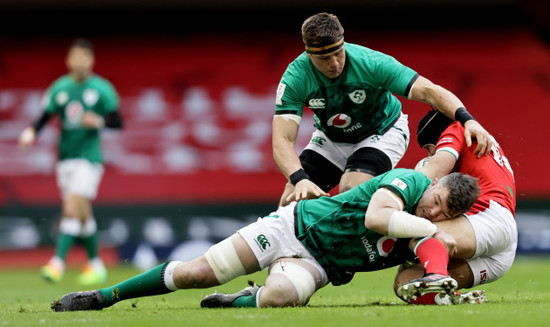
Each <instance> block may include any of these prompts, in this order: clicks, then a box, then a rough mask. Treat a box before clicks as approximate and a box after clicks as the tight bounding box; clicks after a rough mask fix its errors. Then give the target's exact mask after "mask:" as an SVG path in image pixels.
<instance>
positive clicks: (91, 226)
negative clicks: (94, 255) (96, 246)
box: [80, 217, 97, 237]
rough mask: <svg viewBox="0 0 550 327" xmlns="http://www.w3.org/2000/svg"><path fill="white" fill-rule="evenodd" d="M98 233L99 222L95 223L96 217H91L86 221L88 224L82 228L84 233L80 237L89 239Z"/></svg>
mask: <svg viewBox="0 0 550 327" xmlns="http://www.w3.org/2000/svg"><path fill="white" fill-rule="evenodd" d="M96 232H97V222H96V221H95V218H94V217H90V218H88V219H86V222H85V223H84V225H83V226H82V232H81V233H80V236H82V237H89V236H92V235H94V234H95V233H96Z"/></svg>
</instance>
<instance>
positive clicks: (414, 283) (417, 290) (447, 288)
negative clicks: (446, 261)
mask: <svg viewBox="0 0 550 327" xmlns="http://www.w3.org/2000/svg"><path fill="white" fill-rule="evenodd" d="M457 287H458V283H457V282H456V280H454V279H453V278H451V277H449V276H444V275H439V274H427V275H426V276H424V277H421V278H416V279H413V280H411V281H409V282H407V283H405V284H403V285H401V286H399V288H398V289H397V296H399V297H400V298H401V299H403V300H404V301H406V302H408V300H416V299H417V298H418V297H419V296H421V295H424V294H427V293H445V294H449V293H451V292H453V291H455V290H456V288H457Z"/></svg>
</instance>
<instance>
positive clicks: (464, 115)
mask: <svg viewBox="0 0 550 327" xmlns="http://www.w3.org/2000/svg"><path fill="white" fill-rule="evenodd" d="M455 120H456V121H459V122H460V124H462V126H464V124H466V122H467V121H468V120H475V118H474V117H472V115H470V113H469V112H468V111H467V110H466V108H464V107H460V108H458V109H456V112H455Z"/></svg>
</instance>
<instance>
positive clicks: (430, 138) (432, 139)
mask: <svg viewBox="0 0 550 327" xmlns="http://www.w3.org/2000/svg"><path fill="white" fill-rule="evenodd" d="M452 122H453V120H452V119H450V118H448V117H447V116H445V115H444V114H442V113H440V112H439V111H437V110H435V109H432V110H430V111H428V113H427V114H426V115H425V116H424V117H422V119H420V121H419V122H418V129H417V131H416V140H417V141H418V145H420V147H421V148H424V147H426V146H427V145H430V144H431V145H436V144H437V140H438V139H439V137H440V136H441V133H443V131H444V130H445V129H446V128H447V127H448V126H449V125H450V124H451V123H452Z"/></svg>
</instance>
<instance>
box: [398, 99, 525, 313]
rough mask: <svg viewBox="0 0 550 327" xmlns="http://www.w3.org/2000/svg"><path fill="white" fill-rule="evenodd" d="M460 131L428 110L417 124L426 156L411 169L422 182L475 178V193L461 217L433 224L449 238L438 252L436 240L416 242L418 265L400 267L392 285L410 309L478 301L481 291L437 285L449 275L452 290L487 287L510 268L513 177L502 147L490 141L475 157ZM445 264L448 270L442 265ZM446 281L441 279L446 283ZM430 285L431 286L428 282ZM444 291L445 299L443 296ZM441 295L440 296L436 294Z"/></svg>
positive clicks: (514, 239)
mask: <svg viewBox="0 0 550 327" xmlns="http://www.w3.org/2000/svg"><path fill="white" fill-rule="evenodd" d="M463 135H464V127H463V126H462V125H461V124H460V123H457V122H453V121H452V120H450V119H448V118H447V117H445V116H443V115H441V114H439V113H438V112H437V111H435V110H431V111H430V112H429V113H428V114H427V115H426V116H425V117H424V118H422V120H421V121H420V122H419V124H418V132H417V140H418V143H419V145H420V146H421V147H422V148H425V149H426V150H427V151H428V152H429V154H430V157H429V160H426V159H424V160H423V161H421V162H423V163H424V165H422V164H419V165H418V166H417V169H419V170H420V171H421V172H423V173H424V174H426V176H427V177H428V178H431V179H433V178H441V177H442V176H444V175H447V174H448V173H450V172H452V171H458V172H461V173H465V174H469V175H471V176H473V177H476V178H478V179H479V181H478V183H479V186H480V188H481V194H480V196H479V198H478V200H477V202H476V203H475V204H474V205H473V206H472V208H471V210H470V211H469V212H468V213H467V214H466V215H465V216H461V217H457V218H454V219H451V220H445V221H441V222H438V223H437V224H438V227H440V228H441V229H443V230H445V231H446V232H448V233H449V234H450V235H452V236H453V237H454V238H455V243H453V242H452V240H451V241H450V242H449V243H446V242H443V243H445V244H446V245H447V249H449V251H448V256H450V257H451V258H450V259H448V256H446V255H445V253H446V252H447V251H445V250H444V249H443V250H442V247H443V246H442V243H441V242H437V240H436V239H433V238H426V239H423V240H419V242H417V243H416V246H415V247H414V251H415V253H416V254H417V256H418V258H419V260H420V262H421V264H418V265H415V266H412V267H410V268H407V269H405V268H404V267H401V268H400V270H399V272H398V274H397V276H396V279H395V284H394V289H395V291H396V293H397V294H398V296H399V297H400V298H402V299H403V300H405V301H406V302H410V303H416V304H459V303H465V302H474V303H475V302H482V301H484V295H483V291H481V292H479V291H474V292H470V293H466V294H462V293H459V292H454V290H451V292H449V290H448V289H446V290H443V289H442V288H440V287H439V285H438V283H437V280H438V279H441V280H444V277H446V276H450V277H451V278H454V279H455V280H456V281H457V282H458V289H460V288H470V287H473V286H477V285H480V284H484V283H489V282H493V281H495V280H497V279H498V278H500V277H502V276H503V275H504V274H505V273H506V272H507V271H508V270H509V269H510V267H511V266H512V263H513V261H514V258H515V253H516V247H517V227H516V222H515V216H514V214H515V207H516V189H515V182H514V173H513V171H512V168H511V167H510V164H509V162H508V159H507V158H506V157H505V155H504V152H503V151H502V148H501V147H500V146H499V144H498V143H497V142H496V140H494V139H493V145H492V149H491V154H490V155H488V156H484V157H481V158H478V156H477V155H476V154H475V153H474V149H475V146H471V147H468V146H467V145H466V143H465V141H464V137H463ZM447 263H448V266H447ZM448 278H449V277H447V279H448ZM433 280H435V281H436V282H435V283H434V282H431V281H433ZM444 291H447V292H448V293H449V295H445V294H446V293H445V292H444ZM440 293H441V294H440Z"/></svg>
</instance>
